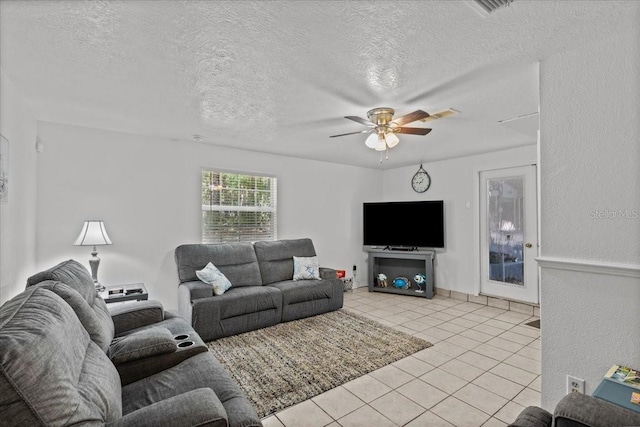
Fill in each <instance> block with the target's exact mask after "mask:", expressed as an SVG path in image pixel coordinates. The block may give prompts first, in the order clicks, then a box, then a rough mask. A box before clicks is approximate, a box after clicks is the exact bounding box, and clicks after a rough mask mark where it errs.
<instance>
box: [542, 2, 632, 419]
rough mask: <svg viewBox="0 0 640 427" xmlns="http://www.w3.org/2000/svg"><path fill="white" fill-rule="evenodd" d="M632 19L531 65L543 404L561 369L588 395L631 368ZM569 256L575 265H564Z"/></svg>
mask: <svg viewBox="0 0 640 427" xmlns="http://www.w3.org/2000/svg"><path fill="white" fill-rule="evenodd" d="M638 22H640V16H638V15H637V14H636V15H635V16H629V17H628V21H624V22H619V23H617V26H616V33H617V35H616V36H606V37H602V38H601V41H600V42H598V43H591V44H588V45H585V46H584V47H581V48H579V49H577V50H575V51H572V52H564V53H563V54H562V55H557V56H554V57H550V58H548V59H546V60H544V61H542V63H541V66H540V70H541V76H540V89H541V96H540V99H541V142H540V157H541V162H540V163H541V199H542V211H541V224H542V229H541V233H542V234H541V238H542V243H543V244H542V247H541V249H542V250H541V255H542V262H544V261H545V260H546V261H547V264H549V263H550V264H549V266H548V267H543V269H542V328H541V333H542V404H543V406H544V407H545V408H547V409H551V408H553V407H554V406H555V404H556V403H557V401H558V400H559V399H560V398H562V396H563V395H564V394H565V386H566V375H567V374H572V375H575V376H577V377H580V378H583V379H585V380H586V392H587V393H589V394H591V393H592V392H593V390H594V389H595V387H597V385H598V383H599V382H600V380H601V379H602V376H603V375H604V373H605V372H606V371H607V369H608V368H609V367H610V366H611V365H613V364H627V365H630V366H632V367H635V368H638V367H640V330H639V328H638V325H640V310H638V304H639V303H640V215H639V214H640V166H639V165H640V143H639V141H640V120H638V118H639V117H640V80H639V79H638V70H639V69H640V30H639V27H638ZM607 210H608V211H609V213H607ZM619 210H623V211H625V210H626V213H627V215H626V216H625V215H620V213H619ZM611 212H614V215H615V216H614V217H612V216H611ZM634 212H635V214H634ZM601 213H602V216H604V218H599V216H600V215H601ZM576 260H577V261H580V262H584V264H585V265H584V266H583V267H578V269H581V270H584V271H582V272H576V271H571V270H570V269H571V268H572V267H571V262H572V261H576ZM618 264H623V265H626V267H627V268H619V266H618ZM543 265H544V264H543ZM593 268H597V269H599V270H601V272H590V271H588V270H591V269H593ZM619 274H624V275H623V276H619Z"/></svg>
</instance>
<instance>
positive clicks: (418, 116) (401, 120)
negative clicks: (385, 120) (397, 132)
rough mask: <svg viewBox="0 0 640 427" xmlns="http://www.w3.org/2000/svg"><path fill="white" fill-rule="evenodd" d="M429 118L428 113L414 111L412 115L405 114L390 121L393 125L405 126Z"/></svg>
mask: <svg viewBox="0 0 640 427" xmlns="http://www.w3.org/2000/svg"><path fill="white" fill-rule="evenodd" d="M426 117H429V113H427V112H426V111H422V110H416V111H414V112H413V113H409V114H405V115H404V116H401V117H398V118H395V119H393V120H391V123H395V124H397V125H398V126H402V125H406V124H407V123H413V122H415V121H418V120H422V119H424V118H426Z"/></svg>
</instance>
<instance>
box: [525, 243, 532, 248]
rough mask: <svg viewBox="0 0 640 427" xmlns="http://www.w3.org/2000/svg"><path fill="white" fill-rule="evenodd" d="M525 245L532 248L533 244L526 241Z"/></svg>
mask: <svg viewBox="0 0 640 427" xmlns="http://www.w3.org/2000/svg"><path fill="white" fill-rule="evenodd" d="M524 246H525V247H527V248H530V247H531V246H533V245H532V244H531V243H526V244H525V245H524Z"/></svg>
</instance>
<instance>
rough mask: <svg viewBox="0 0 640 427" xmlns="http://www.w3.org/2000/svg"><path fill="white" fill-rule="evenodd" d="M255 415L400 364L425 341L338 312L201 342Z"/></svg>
mask: <svg viewBox="0 0 640 427" xmlns="http://www.w3.org/2000/svg"><path fill="white" fill-rule="evenodd" d="M207 346H208V347H209V351H211V352H212V353H213V354H214V355H215V356H216V357H217V358H218V360H220V362H222V364H223V365H224V366H225V367H226V368H227V370H228V371H229V372H230V374H231V375H232V377H233V378H234V379H235V380H236V382H237V383H238V384H239V385H240V387H241V388H242V390H243V391H244V393H245V394H246V396H247V398H248V399H249V400H250V401H251V403H252V404H253V406H254V408H255V409H256V411H257V412H258V415H259V416H260V417H265V416H267V415H270V414H273V413H275V412H278V411H280V410H281V409H284V408H286V407H288V406H291V405H294V404H296V403H299V402H302V401H304V400H306V399H309V398H311V397H313V396H316V395H318V394H320V393H322V392H325V391H327V390H330V389H332V388H334V387H337V386H339V385H341V384H344V383H346V382H348V381H351V380H353V379H355V378H358V377H360V376H362V375H364V374H367V373H369V372H371V371H374V370H376V369H378V368H381V367H383V366H385V365H388V364H389V363H392V362H395V361H397V360H400V359H402V358H404V357H406V356H409V355H411V354H413V353H415V352H417V351H419V350H422V349H424V348H427V347H431V343H429V342H427V341H425V340H422V339H419V338H416V337H412V336H410V335H407V334H405V333H403V332H400V331H396V330H395V329H392V328H390V327H387V326H385V325H382V324H380V323H378V322H375V321H373V320H370V319H368V318H366V317H363V316H359V315H356V314H353V313H350V312H347V311H344V310H338V311H333V312H330V313H326V314H321V315H318V316H314V317H309V318H306V319H301V320H295V321H293V322H286V323H281V324H279V325H275V326H271V327H268V328H265V329H260V330H257V331H252V332H247V333H244V334H241V335H236V336H232V337H228V338H221V339H218V340H216V341H211V342H209V343H207Z"/></svg>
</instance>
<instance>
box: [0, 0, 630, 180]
mask: <svg viewBox="0 0 640 427" xmlns="http://www.w3.org/2000/svg"><path fill="white" fill-rule="evenodd" d="M639 6H640V2H610V1H594V2H590V1H583V0H580V1H547V0H543V1H525V0H516V1H515V2H513V3H512V4H511V5H510V6H509V7H506V8H503V9H500V10H499V11H497V12H494V13H493V14H491V15H488V16H484V17H483V16H481V15H480V14H479V13H477V12H476V11H475V10H474V9H473V8H472V7H471V6H470V5H469V4H468V3H467V2H464V1H407V2H401V1H389V2H387V1H228V2H224V1H178V0H172V1H153V2H152V1H147V0H145V1H90V2H89V1H77V0H73V1H55V2H54V1H6V0H2V1H1V2H0V36H1V38H0V66H1V67H2V70H3V71H4V72H5V73H6V75H7V76H8V77H9V78H10V79H11V81H12V82H13V83H14V85H15V86H17V88H18V89H19V90H20V91H21V92H22V93H23V94H24V96H25V97H26V101H27V102H28V104H29V105H30V106H31V108H32V110H33V112H34V114H35V116H36V118H37V119H38V120H44V121H53V122H60V123H68V124H73V125H79V126H89V127H95V128H101V129H108V130H115V131H121V132H130V133H137V134H142V135H150V136H161V137H168V138H174V139H178V140H184V141H190V140H191V137H192V135H194V134H199V135H202V136H203V137H204V143H209V144H219V145H226V146H233V147H238V148H244V149H249V150H257V151H264V152H271V153H278V154H285V155H291V156H295V157H303V158H311V159H318V160H325V161H331V162H338V163H345V164H353V165H360V166H365V167H373V168H392V167H398V166H403V165H409V164H417V163H420V162H428V161H432V160H437V159H444V158H450V157H456V156H462V155H468V154H473V153H480V152H487V151H493V150H498V149H504V148H508V147H516V146H520V145H525V144H530V143H534V142H535V140H536V135H535V130H536V121H535V119H534V120H531V118H529V119H527V122H526V123H525V122H523V123H522V124H521V125H518V124H517V123H516V121H511V122H508V123H510V124H509V125H508V126H506V125H499V124H498V121H500V120H505V119H510V118H513V117H517V116H521V115H526V114H529V113H532V112H535V111H537V110H538V104H539V98H538V61H540V60H543V59H544V58H545V57H547V56H549V55H553V54H556V53H559V52H562V51H564V50H566V49H571V47H572V46H574V45H575V44H577V43H588V42H589V41H592V40H595V39H597V38H599V37H601V36H602V35H603V33H606V32H607V31H615V27H616V25H619V23H620V22H629V25H633V24H632V22H633V21H631V20H630V19H629V18H628V17H637V16H638V10H639ZM636 25H637V23H636ZM381 106H388V107H392V108H395V110H396V112H397V114H399V115H403V114H406V113H409V112H411V111H413V110H416V109H419V108H420V109H424V110H426V111H429V112H435V111H439V110H443V109H446V108H450V107H452V108H455V109H457V110H460V111H461V112H462V113H461V114H459V115H457V116H454V117H450V118H446V119H441V120H437V121H433V122H430V123H428V125H429V127H431V128H433V131H432V132H431V133H430V134H429V135H427V136H413V135H409V136H406V135H401V136H400V138H401V142H400V144H399V145H398V146H397V147H396V148H394V149H392V150H391V152H390V159H389V160H388V161H385V162H384V163H382V164H381V163H379V159H380V157H379V154H378V153H377V152H375V151H373V150H370V149H368V148H366V147H365V146H364V139H365V136H363V135H354V136H346V137H343V138H331V139H330V138H328V136H329V135H333V134H337V133H344V132H350V131H358V130H362V129H364V128H363V127H362V126H361V125H359V124H357V123H355V122H350V121H348V120H346V119H344V118H342V117H343V116H345V115H357V116H361V117H366V112H367V111H368V110H369V109H371V108H373V107H381ZM415 126H425V127H426V126H427V124H422V123H418V124H416V125H415Z"/></svg>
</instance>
